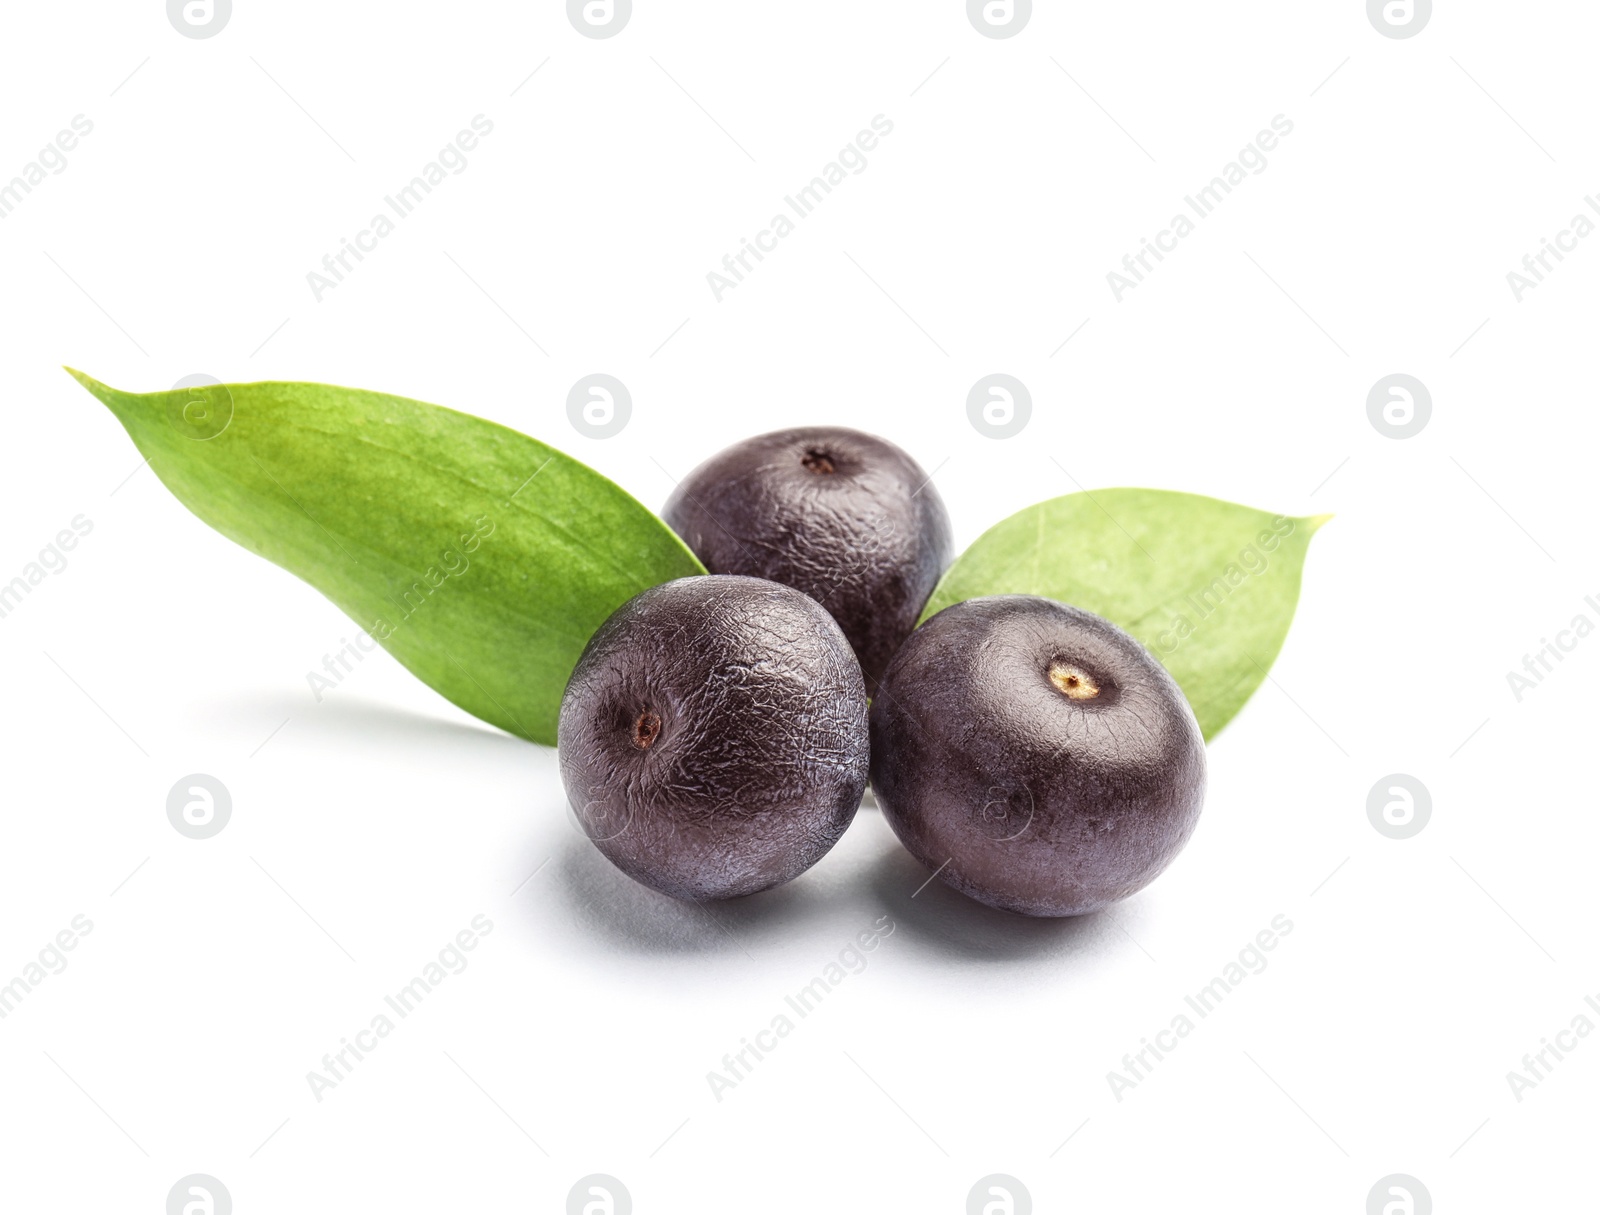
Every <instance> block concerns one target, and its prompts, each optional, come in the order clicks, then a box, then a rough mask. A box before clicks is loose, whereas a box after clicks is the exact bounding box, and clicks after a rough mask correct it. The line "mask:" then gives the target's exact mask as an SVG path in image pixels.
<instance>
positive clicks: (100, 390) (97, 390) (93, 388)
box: [61, 365, 116, 405]
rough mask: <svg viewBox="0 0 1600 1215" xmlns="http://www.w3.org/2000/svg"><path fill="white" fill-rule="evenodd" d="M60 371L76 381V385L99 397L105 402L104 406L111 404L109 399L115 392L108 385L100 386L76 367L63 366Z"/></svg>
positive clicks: (100, 384) (95, 380) (98, 382)
mask: <svg viewBox="0 0 1600 1215" xmlns="http://www.w3.org/2000/svg"><path fill="white" fill-rule="evenodd" d="M61 370H62V371H64V372H66V373H67V374H68V375H70V376H71V377H72V378H73V379H75V380H77V381H78V383H80V384H82V385H83V386H84V387H85V388H86V389H88V390H89V391H90V392H91V393H93V394H94V395H95V396H97V397H99V398H100V400H102V401H104V402H106V404H108V405H109V404H110V403H111V402H110V398H111V397H112V396H114V395H116V390H115V389H113V388H111V387H109V386H108V385H105V384H102V383H101V382H100V381H99V380H97V379H95V378H94V377H93V376H92V375H86V374H84V373H83V372H81V371H79V370H78V369H77V368H76V367H67V366H65V365H63V366H62V368H61Z"/></svg>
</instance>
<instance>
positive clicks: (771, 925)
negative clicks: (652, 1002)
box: [551, 829, 873, 958]
mask: <svg viewBox="0 0 1600 1215" xmlns="http://www.w3.org/2000/svg"><path fill="white" fill-rule="evenodd" d="M822 868H823V866H821V865H819V866H818V867H817V869H814V870H812V871H810V872H807V873H805V874H802V875H801V876H800V877H798V878H796V879H795V880H794V881H792V882H789V883H787V884H786V885H783V886H779V887H777V888H776V889H774V890H764V891H762V892H761V893H759V894H752V895H746V896H744V897H743V898H737V899H722V900H718V901H715V902H710V903H687V902H683V901H680V900H678V899H674V898H670V897H668V896H667V895H664V894H660V893H658V892H657V891H654V890H651V889H649V888H648V887H646V886H641V885H640V884H639V883H638V882H635V881H634V880H633V879H632V878H630V877H628V876H627V875H626V874H625V873H623V872H622V871H621V870H620V869H618V868H617V867H616V866H615V865H613V864H612V863H611V862H610V861H608V860H607V859H606V858H605V857H604V856H602V855H601V854H600V852H599V850H598V849H596V848H595V846H594V845H593V844H592V843H590V842H589V840H587V839H585V838H583V837H582V836H581V835H579V834H578V833H577V831H576V829H574V831H573V833H572V835H571V838H569V839H567V840H566V841H564V842H563V843H562V844H561V845H560V846H559V848H558V850H557V852H556V855H555V858H554V860H553V861H552V862H551V869H552V870H554V873H553V874H552V881H553V885H554V888H555V890H556V898H557V899H558V900H559V902H560V903H561V904H562V907H563V910H564V911H565V912H566V913H567V915H568V916H569V917H570V918H571V919H572V920H573V921H575V922H576V925H577V927H578V928H579V929H580V930H581V931H582V932H583V933H584V934H585V935H588V936H591V937H595V938H599V939H600V940H601V941H603V942H604V943H605V944H606V945H608V946H610V947H611V948H613V949H615V950H617V951H618V952H622V953H632V954H641V955H649V956H657V957H659V956H662V955H683V956H699V957H713V956H726V957H731V958H741V957H745V956H749V957H754V956H755V954H757V953H758V952H760V951H761V950H762V949H763V948H764V947H769V946H774V945H777V944H780V943H784V944H789V943H793V942H794V940H795V939H796V938H797V937H799V936H803V935H807V936H808V935H811V934H813V933H815V932H817V930H818V928H819V926H822V925H832V924H834V923H835V922H836V921H837V922H838V924H839V925H844V926H849V927H851V928H853V927H855V926H858V925H859V923H861V922H863V921H864V920H866V919H867V918H869V917H868V914H867V913H868V911H869V909H871V908H872V906H873V903H872V900H871V899H870V897H868V895H867V892H866V891H865V890H863V889H861V887H860V883H859V882H857V883H853V885H854V886H855V892H854V894H853V895H852V893H851V891H850V889H849V887H850V885H852V883H842V882H840V881H838V880H836V878H835V877H830V876H829V875H828V874H827V873H825V872H818V870H820V869H822ZM830 934H831V935H829V937H828V939H829V940H832V938H833V936H845V937H846V938H848V935H849V932H848V931H847V929H846V927H842V926H841V927H837V928H833V929H830Z"/></svg>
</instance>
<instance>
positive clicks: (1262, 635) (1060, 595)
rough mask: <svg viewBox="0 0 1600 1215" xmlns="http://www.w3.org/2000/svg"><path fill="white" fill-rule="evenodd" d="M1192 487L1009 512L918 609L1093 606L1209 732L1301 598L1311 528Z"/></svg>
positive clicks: (1224, 718)
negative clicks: (976, 603) (1026, 603)
mask: <svg viewBox="0 0 1600 1215" xmlns="http://www.w3.org/2000/svg"><path fill="white" fill-rule="evenodd" d="M1331 517H1332V516H1330V515H1320V516H1317V517H1315V518H1308V519H1292V518H1287V517H1285V516H1282V515H1272V514H1269V513H1267V512H1266V511H1259V510H1252V509H1251V508H1250V507H1248V506H1238V505H1235V504H1234V503H1232V502H1221V501H1218V500H1217V499H1216V498H1203V497H1200V496H1199V495H1197V494H1179V493H1171V492H1168V491H1166V490H1158V489H1102V490H1096V491H1095V492H1093V493H1080V494H1068V495H1067V496H1066V497H1064V498H1052V499H1051V500H1050V501H1048V502H1041V503H1039V504H1038V505H1037V506H1030V507H1028V508H1027V509H1026V510H1023V511H1019V512H1018V513H1017V514H1015V515H1012V516H1011V517H1010V518H1009V519H1007V520H1005V521H1004V522H1002V523H999V524H997V525H995V526H994V527H992V528H990V529H989V530H988V531H987V532H985V533H984V534H983V535H982V536H980V537H979V538H978V540H977V542H976V543H974V544H973V546H972V547H971V548H969V549H968V550H967V551H966V552H965V553H963V554H962V555H961V556H960V557H959V558H957V559H956V563H955V564H954V565H952V566H951V567H950V569H949V571H948V572H947V573H946V574H945V576H944V579H943V580H942V581H941V582H940V583H939V585H938V586H937V587H936V588H935V589H934V592H933V597H932V598H931V599H930V600H929V601H928V606H927V608H926V609H925V610H924V611H923V619H927V617H929V616H931V615H933V613H935V612H937V611H939V610H941V609H943V608H947V607H949V606H950V605H951V604H953V603H960V602H961V601H962V600H964V599H975V598H977V597H978V596H980V595H1003V594H1025V595H1043V596H1045V597H1046V598H1049V599H1057V600H1060V601H1061V602H1063V603H1069V604H1072V605H1073V606H1074V607H1079V608H1083V609H1084V610H1085V611H1090V612H1093V613H1095V615H1097V616H1104V617H1105V618H1106V619H1107V620H1110V621H1111V622H1112V623H1113V624H1117V625H1120V626H1121V627H1122V628H1124V629H1126V630H1127V631H1128V632H1130V633H1132V634H1133V635H1134V636H1135V637H1137V638H1138V639H1139V641H1140V642H1142V643H1143V644H1144V646H1145V648H1146V649H1148V650H1149V651H1150V652H1151V653H1152V654H1154V655H1155V656H1156V657H1157V658H1159V659H1160V660H1161V662H1162V663H1163V664H1165V666H1166V668H1167V670H1169V671H1170V672H1171V673H1172V677H1173V678H1174V679H1176V680H1177V681H1178V684H1179V686H1180V687H1182V688H1183V691H1184V695H1186V696H1187V697H1188V698H1189V703H1190V705H1191V706H1193V708H1194V714H1195V717H1196V718H1197V719H1198V720H1199V722H1200V729H1201V730H1202V731H1203V732H1204V733H1205V736H1206V738H1207V739H1210V738H1212V737H1213V736H1214V735H1215V734H1216V733H1217V731H1219V730H1221V729H1222V727H1223V726H1225V725H1227V724H1228V722H1229V721H1230V720H1232V718H1233V716H1234V714H1236V713H1237V712H1238V711H1239V709H1240V708H1241V707H1242V706H1243V705H1244V702H1245V701H1247V700H1248V699H1250V694H1251V693H1252V692H1254V691H1255V690H1256V688H1258V687H1259V686H1260V685H1261V681H1262V680H1264V679H1265V678H1266V677H1267V668H1268V667H1270V666H1271V665H1272V662H1273V659H1275V658H1276V657H1277V656H1278V651H1279V650H1280V649H1282V648H1283V640H1284V637H1285V636H1287V635H1288V632H1289V622H1290V620H1292V619H1293V618H1294V608H1295V603H1296V602H1297V601H1298V600H1299V598H1300V570H1301V567H1302V566H1303V565H1304V564H1305V559H1306V548H1307V546H1308V545H1309V544H1310V543H1311V537H1312V534H1313V533H1315V532H1316V530H1317V528H1319V527H1321V526H1322V525H1323V524H1324V523H1326V522H1327V521H1328V519H1330V518H1331Z"/></svg>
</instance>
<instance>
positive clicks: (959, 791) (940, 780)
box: [871, 595, 1206, 916]
mask: <svg viewBox="0 0 1600 1215" xmlns="http://www.w3.org/2000/svg"><path fill="white" fill-rule="evenodd" d="M871 720H872V787H873V791H874V792H875V793H876V794H877V798H878V804H879V805H880V806H882V807H883V810H884V814H885V816H886V817H887V818H888V820H889V824H890V826H892V827H893V828H894V831H895V834H897V835H898V836H899V837H900V840H901V842H902V843H904V844H905V846H906V847H907V848H909V849H910V850H911V852H912V854H913V855H914V856H915V857H916V858H917V859H918V860H919V861H921V862H922V863H923V864H924V865H926V866H927V867H928V868H929V869H939V866H941V865H943V866H944V868H943V869H939V878H940V880H941V881H943V882H946V883H948V884H949V885H951V886H953V887H954V888H955V889H957V890H959V891H961V893H963V894H965V895H968V896H969V897H971V898H974V899H977V900H978V901H979V902H981V903H987V904H988V905H989V906H991V907H998V908H1001V909H1003V910H1006V911H1015V912H1021V913H1023V914H1025V915H1035V916H1068V915H1082V914H1084V913H1085V912H1090V911H1095V910H1097V909H1099V908H1101V907H1104V906H1105V905H1106V904H1108V903H1112V902H1115V901H1116V900H1117V899H1121V898H1125V897H1127V896H1128V895H1130V894H1132V893H1134V891H1136V890H1140V889H1142V888H1143V887H1144V886H1145V885H1147V884H1148V883H1149V882H1150V881H1152V880H1153V879H1154V878H1155V877H1156V875H1157V874H1159V873H1160V872H1161V871H1162V870H1163V869H1165V868H1166V867H1167V865H1168V864H1169V863H1171V861H1172V859H1173V858H1174V857H1175V856H1177V854H1178V853H1179V851H1180V850H1181V849H1182V848H1183V846H1184V844H1185V843H1187V842H1188V840H1189V836H1190V834H1191V833H1192V832H1193V831H1194V827H1195V823H1196V821H1197V820H1198V819H1199V817H1200V805H1201V802H1202V801H1203V800H1204V797H1205V783H1206V756H1205V741H1204V739H1203V738H1202V737H1201V734H1200V727H1199V725H1198V724H1197V723H1196V722H1195V719H1194V713H1193V712H1192V711H1191V710H1190V708H1189V702H1188V701H1187V700H1186V699H1185V698H1184V695H1183V693H1182V691H1180V690H1179V688H1178V685H1177V684H1176V683H1174V682H1173V680H1172V677H1171V676H1170V675H1168V674H1167V672H1166V670H1165V669H1164V668H1163V667H1162V666H1161V665H1160V664H1159V663H1158V662H1156V660H1155V659H1154V658H1152V657H1151V656H1150V655H1149V654H1148V653H1146V652H1145V650H1144V648H1143V647H1142V646H1140V644H1139V643H1138V642H1137V641H1135V640H1134V639H1133V638H1132V637H1130V636H1128V635H1127V634H1126V633H1124V632H1123V631H1122V630H1121V629H1119V628H1117V627H1116V626H1115V625H1113V624H1111V623H1110V622H1109V621H1106V620H1102V619H1101V618H1100V617H1098V616H1094V615H1091V614H1090V613H1088V612H1083V611H1079V610H1078V609H1077V608H1072V607H1068V606H1067V605H1065V604H1062V603H1057V602H1055V601H1054V600H1051V599H1041V598H1038V597H1036V596H1032V595H995V596H990V597H988V598H982V599H972V600H968V601H967V602H965V603H959V604H956V605H955V606H953V607H949V608H946V609H945V610H944V611H942V612H940V613H938V614H937V615H936V616H934V617H933V618H932V619H930V620H929V621H928V622H927V623H926V624H924V625H923V626H922V627H921V628H920V629H918V630H917V631H916V632H915V633H913V634H912V636H911V639H910V640H909V641H908V642H907V643H906V644H905V646H904V647H903V648H902V649H901V651H900V653H899V654H898V655H897V656H896V658H895V660H894V663H893V664H892V665H891V666H890V668H889V671H888V673H887V674H886V675H885V677H884V680H883V683H882V685H881V686H880V688H879V691H878V695H877V697H876V698H875V699H874V700H873V703H872V718H871ZM947 862H948V863H947Z"/></svg>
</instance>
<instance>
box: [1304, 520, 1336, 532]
mask: <svg viewBox="0 0 1600 1215" xmlns="http://www.w3.org/2000/svg"><path fill="white" fill-rule="evenodd" d="M1332 518H1333V516H1332V515H1312V516H1310V517H1309V518H1307V519H1306V523H1307V524H1308V525H1309V526H1310V528H1311V534H1312V535H1316V533H1317V532H1318V531H1320V530H1321V529H1322V525H1323V524H1324V523H1326V522H1328V521H1329V520H1330V519H1332Z"/></svg>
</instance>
